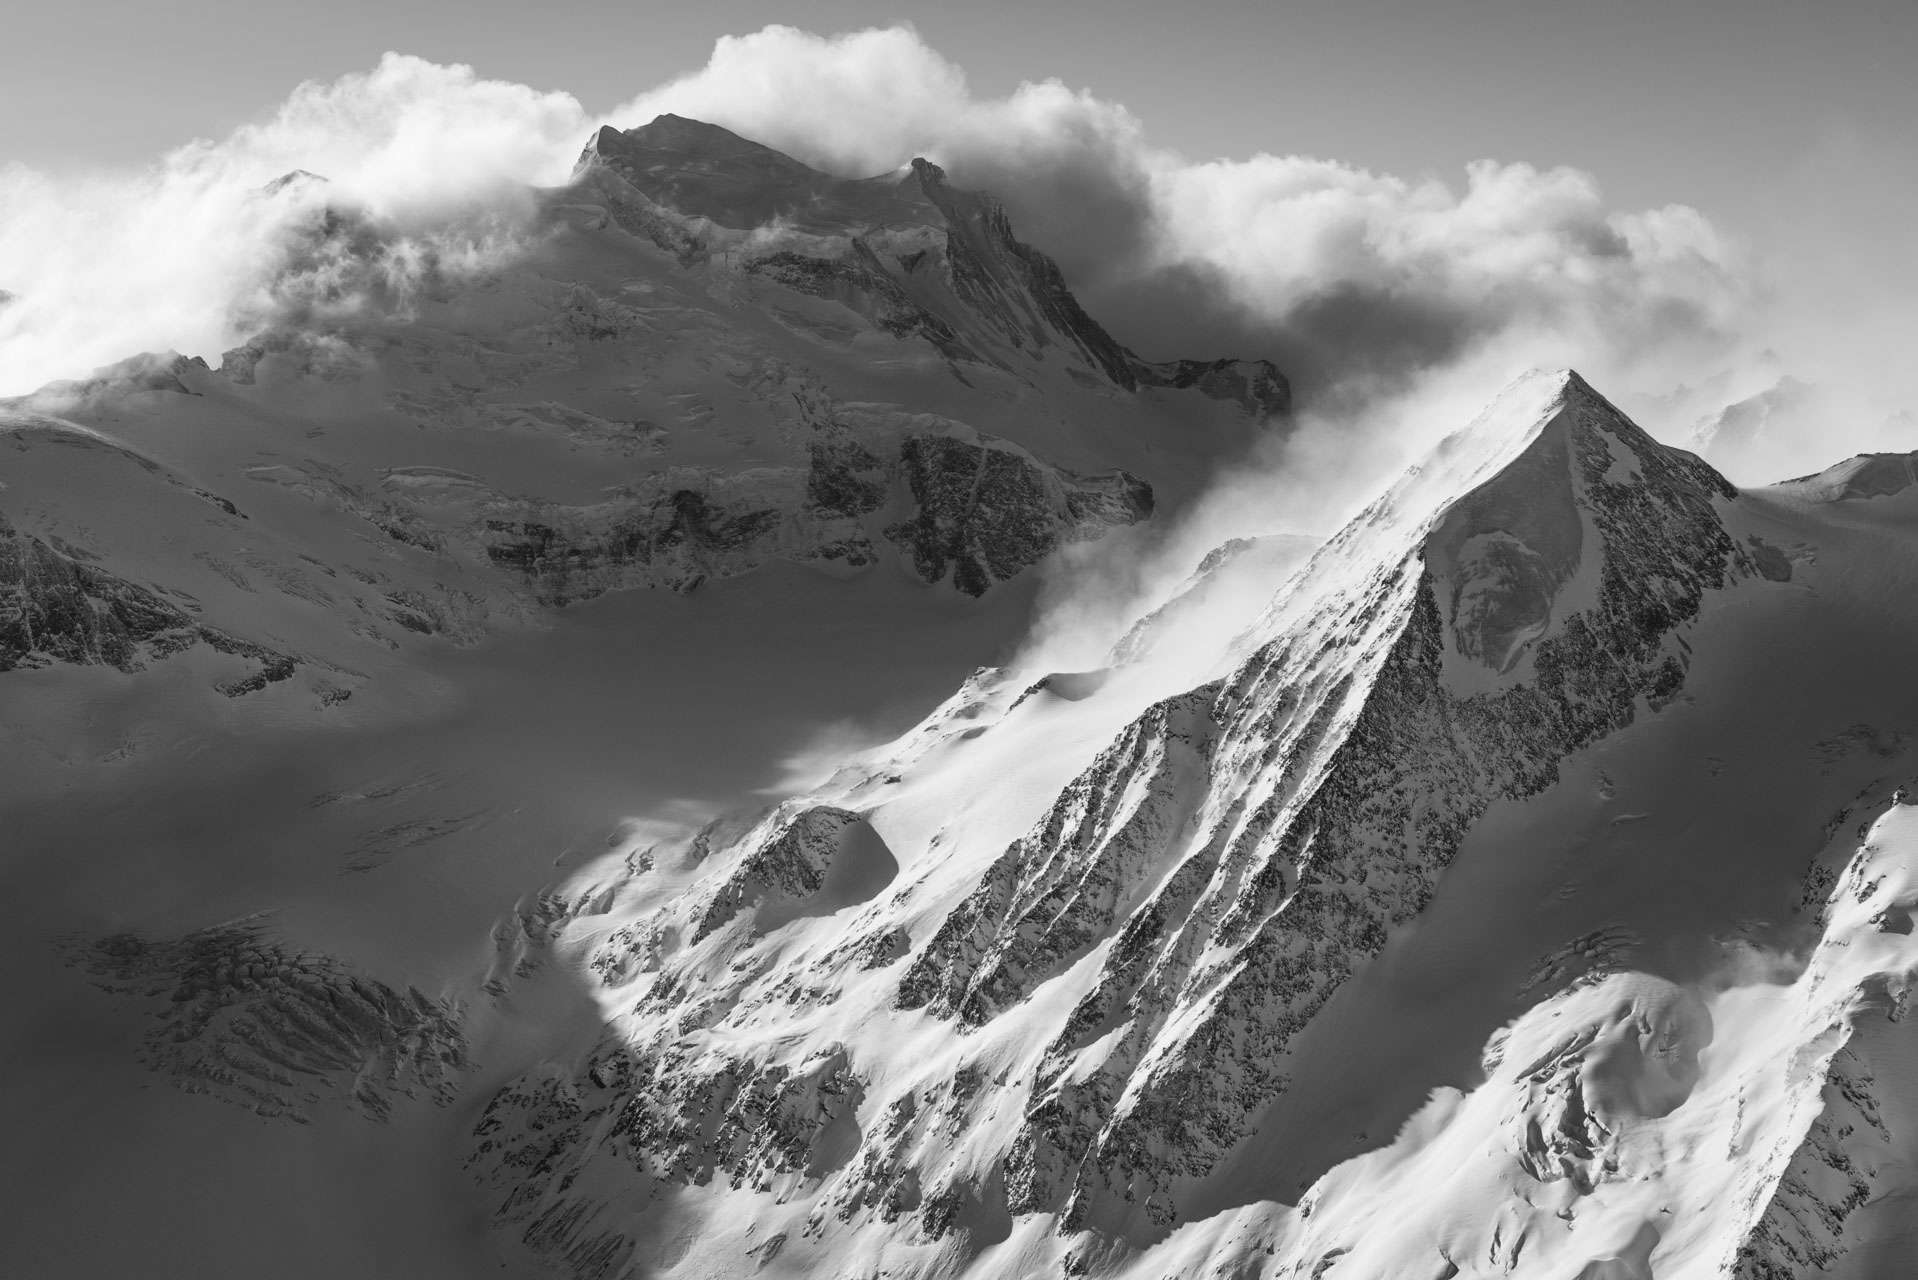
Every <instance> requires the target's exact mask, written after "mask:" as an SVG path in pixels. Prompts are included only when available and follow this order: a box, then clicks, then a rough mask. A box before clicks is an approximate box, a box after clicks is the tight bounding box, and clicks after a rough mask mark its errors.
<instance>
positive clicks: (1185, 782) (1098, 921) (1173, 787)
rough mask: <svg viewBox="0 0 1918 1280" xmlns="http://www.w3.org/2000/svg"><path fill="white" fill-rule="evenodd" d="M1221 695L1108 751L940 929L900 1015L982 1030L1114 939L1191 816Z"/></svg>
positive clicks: (1143, 724) (923, 954)
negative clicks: (921, 1011)
mask: <svg viewBox="0 0 1918 1280" xmlns="http://www.w3.org/2000/svg"><path fill="white" fill-rule="evenodd" d="M1215 693H1216V690H1213V689H1209V688H1208V689H1201V690H1197V691H1194V692H1193V693H1188V694H1182V695H1180V696H1179V697H1176V698H1170V699H1167V700H1166V701H1164V702H1161V703H1159V704H1158V705H1156V706H1154V707H1153V708H1152V709H1151V710H1149V711H1147V712H1146V713H1145V715H1143V716H1141V717H1140V718H1139V719H1138V720H1136V721H1134V722H1133V723H1132V724H1130V725H1128V726H1127V727H1126V730H1125V732H1124V733H1123V734H1121V735H1120V736H1119V738H1118V739H1117V740H1116V741H1115V742H1113V743H1112V745H1110V746H1108V747H1107V748H1106V749H1105V750H1104V751H1102V752H1100V753H1099V757H1098V759H1097V760H1095V761H1094V762H1093V763H1092V765H1091V766H1090V767H1089V768H1088V769H1086V771H1085V772H1084V773H1082V774H1080V775H1079V776H1078V777H1077V778H1075V779H1073V781H1072V784H1071V785H1070V786H1069V787H1067V788H1066V790H1065V791H1064V792H1062V793H1061V794H1060V796H1059V798H1058V800H1057V801H1055V802H1054V803H1053V806H1052V809H1051V811H1050V812H1048V813H1047V815H1046V817H1045V820H1044V821H1043V822H1041V823H1040V825H1039V826H1038V827H1036V828H1035V829H1034V830H1033V831H1032V832H1030V833H1029V834H1027V835H1026V836H1025V837H1023V838H1022V839H1020V840H1019V841H1017V842H1016V843H1015V844H1013V845H1012V847H1011V848H1009V849H1007V850H1006V852H1005V854H1004V855H1003V856H1002V857H1000V858H999V860H998V861H996V862H995V863H993V865H992V867H991V868H990V869H989V870H988V871H987V872H986V874H985V876H984V877H983V878H982V879H981V880H980V882H979V886H978V888H976V889H975V890H973V892H972V894H971V895H970V896H969V897H967V898H966V900H965V901H964V902H963V903H961V904H960V905H959V907H958V908H957V909H956V910H954V911H953V912H952V914H951V915H949V916H947V917H946V919H945V920H944V922H943V923H941V924H940V926H939V929H938V931H937V932H936V933H935V934H934V935H933V937H932V940H931V941H930V942H929V943H928V944H927V945H926V946H925V948H924V949H922V950H921V951H920V952H919V954H918V955H917V956H916V957H915V958H914V960H913V962H912V964H911V966H910V967H909V968H908V969H907V970H906V973H905V975H904V976H903V977H902V978H901V979H900V982H899V994H898V1003H899V1006H900V1007H901V1008H906V1009H917V1008H927V1009H930V1010H931V1011H932V1012H934V1013H939V1014H945V1015H949V1016H954V1017H957V1018H958V1019H959V1020H960V1021H961V1022H962V1023H965V1024H967V1025H969V1026H980V1025H983V1024H984V1023H986V1022H987V1021H989V1020H990V1019H991V1018H992V1017H993V1016H994V1015H995V1014H997V1013H999V1012H1000V1011H1001V1010H1003V1009H1004V1008H1005V1007H1006V1006H1008V1005H1011V1004H1015V1003H1017V1002H1018V1001H1019V1000H1021V999H1023V998H1024V997H1025V996H1027V995H1029V994H1030V993H1031V991H1032V990H1033V988H1034V987H1036V986H1037V985H1038V984H1039V983H1041V982H1043V981H1045V980H1046V979H1047V978H1049V977H1051V976H1053V975H1054V974H1055V973H1057V972H1058V971H1059V970H1060V969H1062V968H1063V967H1064V966H1065V965H1066V964H1067V963H1069V962H1070V961H1072V960H1075V959H1077V958H1079V957H1080V956H1082V955H1084V954H1085V953H1086V952H1087V951H1088V950H1090V949H1091V948H1092V946H1093V945H1094V944H1096V943H1097V942H1099V941H1100V940H1101V939H1103V938H1104V937H1105V936H1106V935H1107V934H1108V933H1110V932H1111V929H1112V927H1113V925H1114V924H1115V923H1116V922H1118V921H1120V920H1122V919H1124V918H1125V916H1126V915H1128V914H1129V913H1130V912H1131V911H1132V909H1133V908H1134V907H1135V906H1137V905H1138V902H1139V900H1140V899H1141V898H1142V897H1143V896H1144V895H1145V894H1146V892H1147V891H1148V889H1149V888H1150V886H1151V885H1152V882H1153V880H1154V878H1155V875H1156V871H1157V864H1158V861H1159V856H1160V854H1161V852H1162V851H1163V850H1164V849H1165V848H1166V847H1167V846H1168V845H1170V844H1172V843H1173V842H1174V841H1175V840H1176V839H1177V838H1178V837H1179V835H1180V833H1181V832H1180V828H1181V826H1182V825H1183V824H1184V823H1186V822H1189V821H1190V820H1191V819H1192V817H1193V810H1194V806H1195V804H1196V801H1197V800H1198V799H1199V797H1200V796H1201V795H1202V794H1203V791H1204V785H1205V775H1204V762H1205V754H1206V751H1207V749H1208V748H1209V747H1210V746H1211V744H1212V738H1213V734H1214V731H1215V729H1216V726H1215V724H1214V723H1213V721H1212V718H1211V716H1212V702H1213V696H1214V694H1215Z"/></svg>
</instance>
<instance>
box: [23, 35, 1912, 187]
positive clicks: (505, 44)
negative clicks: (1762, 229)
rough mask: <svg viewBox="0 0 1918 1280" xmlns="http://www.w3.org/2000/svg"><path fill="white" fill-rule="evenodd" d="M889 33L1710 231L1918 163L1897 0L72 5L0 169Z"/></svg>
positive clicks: (986, 86) (1017, 70) (1144, 107)
mask: <svg viewBox="0 0 1918 1280" xmlns="http://www.w3.org/2000/svg"><path fill="white" fill-rule="evenodd" d="M901 18H904V19H907V20H910V21H911V22H913V23H914V24H915V25H916V26H917V27H918V28H919V30H920V32H921V34H922V35H924V36H925V38H926V39H927V41H928V42H929V43H930V44H931V45H932V46H933V47H934V48H936V49H938V50H940V51H941V52H943V53H944V54H946V55H947V56H948V57H950V58H952V59H954V60H955V61H957V62H958V63H959V64H960V65H962V66H963V67H965V68H966V70H967V72H968V74H969V76H970V77H971V79H972V82H973V85H974V88H975V90H976V91H977V92H980V93H982V94H998V93H1002V92H1004V91H1005V90H1007V89H1009V88H1011V87H1012V86H1013V85H1014V84H1016V83H1017V82H1018V81H1020V80H1022V79H1036V78H1041V77H1045V76H1058V77H1060V78H1061V79H1063V80H1065V81H1066V82H1067V83H1068V84H1069V85H1071V86H1073V87H1075V88H1077V87H1089V88H1091V89H1092V90H1094V91H1095V92H1097V93H1098V94H1099V95H1100V96H1101V97H1105V98H1108V99H1116V100H1118V101H1120V102H1123V103H1125V104H1126V105H1127V106H1129V107H1130V108H1132V110H1133V111H1134V112H1135V113H1136V114H1138V115H1139V116H1140V117H1141V118H1142V119H1144V120H1145V122H1146V124H1147V126H1148V129H1149V130H1150V133H1151V135H1152V137H1153V139H1154V140H1155V141H1157V142H1159V143H1161V144H1162V145H1167V146H1171V147H1174V148H1177V149H1179V150H1181V151H1185V152H1187V153H1188V154H1191V155H1194V156H1200V157H1202V156H1208V155H1231V156H1238V155H1244V154H1248V153H1250V152H1253V151H1256V150H1260V149H1266V150H1271V151H1276V152H1304V153H1309V154H1316V155H1323V156H1328V157H1333V158H1337V159H1341V160H1346V161H1349V162H1352V163H1356V164H1360V165H1365V166H1369V167H1375V168H1380V169H1384V170H1387V171H1391V172H1395V173H1401V174H1406V175H1409V176H1416V175H1419V174H1421V173H1426V172H1438V173H1441V174H1445V175H1450V174H1453V173H1455V172H1456V171H1457V169H1458V167H1459V166H1460V165H1462V164H1463V163H1464V162H1465V161H1467V160H1469V159H1474V158H1477V157H1480V156H1491V157H1494V158H1498V159H1503V160H1529V161H1533V162H1535V163H1540V164H1559V163H1565V164H1573V165H1577V166H1579V167H1581V168H1585V169H1588V170H1590V171H1592V172H1594V173H1596V174H1597V175H1598V176H1599V177H1600V179H1601V180H1602V181H1603V182H1604V184H1605V187H1606V191H1607V194H1608V195H1609V196H1610V197H1611V198H1612V199H1614V200H1615V201H1618V202H1621V203H1626V204H1646V203H1663V202H1666V201H1674V200H1676V201H1683V202H1687V203H1694V204H1698V205H1701V206H1703V207H1706V208H1707V210H1708V211H1709V212H1712V213H1713V214H1715V215H1716V216H1719V217H1720V218H1724V217H1726V216H1727V215H1730V214H1733V213H1734V212H1735V211H1736V209H1737V206H1738V205H1739V204H1740V203H1741V202H1743V201H1749V200H1754V199H1757V200H1760V201H1762V200H1763V198H1764V193H1765V189H1766V187H1767V186H1768V185H1769V184H1770V183H1772V182H1774V181H1776V180H1778V179H1779V178H1780V177H1781V176H1783V175H1785V174H1786V173H1787V172H1788V171H1789V169H1790V167H1791V166H1792V165H1793V164H1794V163H1799V162H1802V161H1807V160H1810V159H1813V158H1815V157H1817V156H1818V155H1819V154H1820V153H1821V152H1822V151H1830V150H1832V149H1839V150H1845V149H1849V150H1851V151H1854V152H1862V153H1864V154H1882V155H1884V156H1886V157H1895V158H1896V159H1897V160H1899V161H1900V162H1902V163H1904V164H1906V165H1907V166H1909V165H1910V162H1911V161H1912V160H1913V157H1914V151H1913V145H1914V144H1913V142H1912V141H1911V137H1912V133H1913V131H1912V129H1911V128H1910V122H1911V121H1913V120H1914V119H1915V118H1918V75H1914V74H1913V72H1914V68H1918V4H1914V3H1913V2H1912V0H1836V2H1835V3H1829V4H1810V3H1782V2H1780V0H1606V2H1605V3H1596V4H1589V3H1588V4H1574V3H1553V2H1552V0H1415V2H1396V3H1394V2H1387V0H1293V2H1290V3H1277V4H1274V3H1252V2H1248V0H1203V2H1201V3H1183V4H1174V3H1166V2H1165V0H1155V2H1154V3H1143V2H1142V0H1098V2H1096V3H1095V2H1093V0H1078V2H1076V3H1067V4H1046V5H1031V4H1027V3H1018V4H1009V3H1005V2H1004V0H973V2H972V3H967V4H951V3H944V4H939V5H927V4H921V3H898V2H894V3H868V2H866V0H825V2H815V3H809V4H804V5H791V4H786V5H778V4H769V3H763V2H761V0H702V3H699V4H683V3H672V4H632V5H614V4H605V3H590V2H589V3H582V2H580V0H553V2H548V3H542V4H538V5H529V4H525V3H523V2H522V0H459V2H458V3H453V2H451V0H408V3H405V4H392V3H389V2H387V0H334V2H333V3H328V4H323V5H322V4H313V3H310V0H301V2H299V3H288V2H287V0H172V3H169V4H165V5H154V4H151V3H148V2H147V0H71V2H70V3H66V4H59V5H32V6H19V7H18V8H17V9H16V12H15V13H14V14H13V15H12V16H11V17H10V18H9V20H8V24H7V37H8V38H7V39H6V40H5V41H4V42H0V84H4V85H5V86H7V89H6V92H5V93H4V95H0V96H4V97H5V98H6V99H8V100H9V109H7V110H5V111H0V160H20V161H25V162H27V163H29V164H32V165H34V166H36V167H41V168H56V167H63V166H65V165H69V164H72V163H75V162H76V161H81V160H85V161H93V162H98V161H109V162H121V161H128V162H137V161H141V160H144V159H146V158H149V157H151V156H153V155H155V154H157V153H159V152H160V151H162V150H164V149H166V148H168V147H170V146H173V145H176V144H178V143H180V142H183V141H186V140H188V139H190V138H193V137H206V136H219V135H222V134H224V133H226V132H227V131H228V130H229V129H231V128H232V127H233V126H234V125H236V124H239V123H241V122H243V121H245V120H247V119H250V118H255V117H257V116H259V115H261V114H262V113H264V112H266V111H267V110H269V109H270V108H271V107H272V106H273V105H274V104H276V103H277V102H279V101H280V100H281V99H282V98H283V97H284V96H285V94H286V92H287V91H288V90H289V89H290V88H291V87H292V86H293V85H294V84H295V83H297V82H298V81H300V80H304V79H311V78H319V79H331V78H332V77H334V76H337V75H339V74H342V73H344V72H348V71H355V70H362V69H365V68H367V67H370V66H371V65H372V64H373V63H374V62H375V61H376V60H377V58H378V56H379V55H380V54H381V53H382V52H384V51H385V50H387V49H397V50H399V51H401V52H409V53H417V54H419V55H421V56H423V57H427V58H431V59H433V60H435V61H440V62H446V61H462V62H469V63H471V64H473V65H474V66H475V67H476V68H477V69H478V70H479V71H480V72H481V73H482V74H484V75H487V76H493V77H498V78H503V79H511V80H517V81H521V82H524V83H527V84H530V85H533V86H535V87H538V88H548V89H564V90H566V91H569V92H571V93H573V94H574V95H576V96H577V97H578V98H580V100H581V101H582V102H584V103H585V104H586V105H587V106H588V107H589V108H591V109H604V108H606V107H610V106H611V105H613V104H615V103H618V102H623V101H625V100H627V99H629V98H631V97H632V96H634V95H635V94H637V93H638V92H640V91H641V90H643V89H645V88H648V87H650V86H651V85H653V84H655V83H657V82H659V81H661V80H663V79H666V78H667V77H669V76H671V75H673V74H675V73H678V72H682V71H688V70H692V69H694V68H697V67H698V66H700V65H702V64H703V63H704V62H705V59H706V56H707V54H708V52H709V50H710V48H711V45H712V42H713V40H714V39H715V38H716V37H717V36H720V35H724V34H729V33H732V34H740V33H745V32H748V31H751V30H755V29H757V28H758V27H760V26H763V25H765V24H766V23H768V22H786V23H790V24H792V25H795V26H800V27H804V28H806V29H808V30H813V31H819V32H828V31H837V30H845V29H851V28H856V27H861V26H867V25H876V24H885V23H889V22H894V21H898V20H900V19H901ZM20 107H25V108H26V109H19V108H20Z"/></svg>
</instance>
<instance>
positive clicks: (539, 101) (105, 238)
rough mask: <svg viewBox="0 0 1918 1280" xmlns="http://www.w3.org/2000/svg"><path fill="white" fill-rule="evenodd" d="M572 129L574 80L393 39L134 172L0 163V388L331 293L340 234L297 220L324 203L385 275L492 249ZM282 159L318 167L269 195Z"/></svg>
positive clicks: (203, 334)
mask: <svg viewBox="0 0 1918 1280" xmlns="http://www.w3.org/2000/svg"><path fill="white" fill-rule="evenodd" d="M587 129H588V121H587V117H586V114H585V111H584V109H583V108H582V107H581V106H580V104H579V103H578V102H577V101H576V100H574V99H573V98H572V97H571V96H570V95H567V94H562V93H540V92H537V91H535V90H532V89H529V88H527V87H525V86H523V85H517V84H509V83H505V82H501V81H493V80H484V79H481V78H480V77H478V76H477V75H475V74H474V72H473V70H472V69H471V68H470V67H463V66H440V65H437V64H434V63H431V62H427V61H424V60H422V59H419V58H411V57H403V56H400V55H397V54H388V55H387V56H386V57H385V58H383V59H382V60H381V61H380V64H379V66H377V67H376V68H374V69H373V70H372V71H370V72H367V73H365V74H361V75H350V76H346V77H343V78H341V79H340V80H337V81H334V82H333V83H331V84H317V83H308V84H303V85H301V86H299V87H298V88H297V89H295V90H294V91H293V93H292V95H291V96H290V97H289V98H288V99H287V100H286V102H285V103H284V104H282V105H281V107H280V108H279V110H278V111H277V112H276V113H275V114H274V115H273V116H272V117H270V118H269V119H267V120H265V121H263V122H261V123H258V124H252V125H247V126H245V127H243V128H241V129H239V130H237V131H236V132H234V133H233V134H232V135H231V136H229V137H228V138H226V139H224V140H223V141H220V142H207V141H199V142H194V143H190V144H188V145H186V146H183V147H181V148H179V149H177V150H175V151H173V152H172V153H170V154H168V155H166V156H164V157H162V158H161V159H160V160H159V161H158V162H157V163H155V164H154V165H153V166H152V167H151V168H149V169H147V170H145V171H143V172H139V173H130V174H129V173H89V172H85V171H80V172H76V173H73V174H62V175H57V176H56V175H51V174H46V173H41V172H36V171H34V170H31V169H27V168H25V167H23V166H19V165H13V166H8V167H6V168H3V169H0V289H5V290H6V291H8V292H9V293H11V294H13V295H14V299H13V301H12V302H10V303H9V304H8V305H6V306H5V307H3V308H0V394H5V393H17V392H22V391H27V390H31V389H32V388H34V387H36V386H39V385H41V384H43V383H45V382H48V381H50V380H53V379H55V378H63V377H73V376H76V375H79V374H81V373H84V372H87V371H88V370H90V369H93V368H95V367H98V366H101V365H104V364H108V363H111V362H113V361H116V360H119V359H121V358H123V357H126V356H129V355H131V354H133V353H135V352H139V351H144V350H154V349H166V348H172V349H178V350H182V351H187V352H191V353H195V354H209V355H213V356H216V357H217V355H218V353H219V352H220V351H221V350H223V349H225V348H226V347H228V346H231V345H232V344H233V343H234V342H235V341H237V340H238V339H239V338H242V337H244V336H246V330H247V326H248V325H249V324H253V323H257V322H258V321H259V318H260V317H261V316H262V315H265V314H268V313H270V312H272V311H273V310H274V309H275V308H276V307H277V306H278V305H280V304H281V303H283V302H284V301H285V299H284V298H283V297H278V296H276V293H281V292H284V291H285V290H286V289H287V288H289V287H291V289H292V290H293V292H294V293H296V294H301V295H303V296H307V297H308V298H309V300H311V299H312V298H313V297H318V296H321V295H324V294H325V293H326V292H327V284H328V281H327V278H326V273H327V272H328V271H331V272H332V273H333V278H332V280H331V284H332V286H333V293H334V294H335V301H336V302H341V301H343V300H344V296H345V293H347V292H350V290H347V289H346V288H345V286H347V285H348V284H349V283H350V282H348V281H347V280H345V279H343V278H341V277H340V275H339V272H340V271H342V270H344V269H345V267H346V265H347V264H346V263H345V262H344V261H343V259H342V258H341V257H340V254H339V252H338V251H339V250H340V249H341V248H342V247H343V246H342V245H341V244H339V243H334V244H332V245H331V246H328V245H327V244H326V243H325V237H324V236H321V237H319V238H318V239H317V240H316V238H315V236H314V235H313V234H312V232H313V231H314V228H315V226H316V218H317V217H318V211H319V209H320V207H321V206H322V205H326V204H331V205H336V206H340V207H344V208H350V209H353V210H355V211H356V213H357V216H358V217H359V218H360V219H362V220H363V223H364V225H367V226H372V227H376V228H378V231H379V235H380V238H381V240H382V246H383V247H382V248H381V251H380V256H381V259H382V261H381V263H380V264H379V265H378V272H379V274H381V275H382V276H383V277H384V279H385V283H386V284H387V285H389V286H395V287H398V286H401V285H403V283H404V279H405V278H406V277H407V276H408V275H409V274H410V273H413V272H416V271H417V270H419V269H420V268H421V267H422V266H424V265H425V264H428V263H451V264H458V263H460V262H466V263H468V264H469V265H471V264H474V263H476V262H478V261H479V260H481V259H485V258H488V257H490V256H493V255H495V254H497V253H498V252H500V251H501V247H502V245H503V244H504V243H506V242H507V241H508V240H510V238H511V232H512V230H513V228H514V227H515V226H516V225H517V224H518V223H519V222H520V221H521V220H523V218H524V217H525V216H526V215H527V214H528V213H529V212H530V210H531V203H530V200H529V199H528V196H527V194H526V186H527V184H529V183H552V182H557V181H560V180H563V179H564V177H565V176H566V174H567V172H568V171H569V170H570V168H571V165H572V162H573V159H574V157H575V156H576V155H577V154H578V149H579V146H580V143H581V140H582V139H583V138H584V137H585V135H586V132H587ZM296 169H303V170H308V171H311V172H314V173H319V174H323V175H324V176H325V177H326V178H327V179H328V181H327V183H325V184H313V183H294V184H289V185H288V186H286V187H285V188H283V189H281V190H279V191H278V192H276V193H273V194H271V195H269V194H266V193H265V192H264V188H265V187H266V185H267V184H268V183H270V182H272V181H273V180H275V179H277V178H279V177H280V176H282V175H284V174H286V173H288V172H289V171H292V170H296ZM316 252H317V255H318V256H317V257H316V256H315V254H316ZM289 270H292V271H294V272H295V274H296V275H298V274H301V273H304V274H306V275H307V276H308V279H307V280H306V281H305V284H301V283H300V282H299V281H298V280H297V279H296V280H294V281H291V282H289V281H288V280H287V272H288V271H289Z"/></svg>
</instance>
